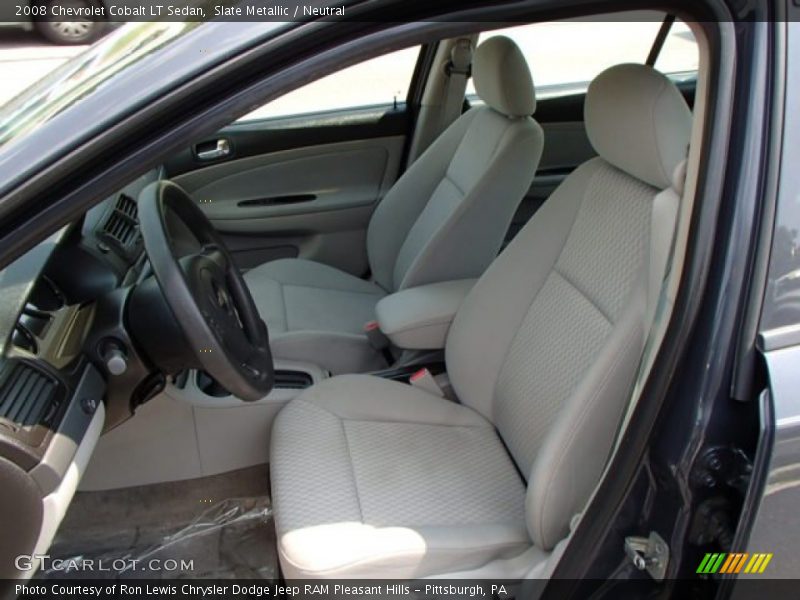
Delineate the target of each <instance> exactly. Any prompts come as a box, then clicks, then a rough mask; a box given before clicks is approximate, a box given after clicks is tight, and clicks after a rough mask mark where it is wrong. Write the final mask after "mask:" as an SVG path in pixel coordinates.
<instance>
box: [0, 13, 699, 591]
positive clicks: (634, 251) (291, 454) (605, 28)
mask: <svg viewBox="0 0 800 600" xmlns="http://www.w3.org/2000/svg"><path fill="white" fill-rule="evenodd" d="M464 29H465V31H467V33H464V34H463V35H460V36H458V37H453V38H448V39H430V40H427V41H426V42H425V43H423V44H420V45H416V46H411V47H403V48H396V49H394V50H392V51H391V52H386V53H383V54H380V55H377V56H372V57H369V58H367V59H366V60H363V57H362V60H360V61H359V62H351V63H349V64H346V65H343V66H342V65H340V66H339V67H337V68H334V69H332V70H331V72H330V73H329V74H327V75H326V76H325V77H322V78H318V79H315V80H314V81H311V82H309V83H307V84H306V85H305V86H302V87H299V88H297V89H294V90H292V91H288V93H286V94H284V95H282V96H281V97H279V98H277V99H273V100H271V101H269V102H265V103H264V104H263V105H262V106H259V107H255V108H254V110H253V111H252V112H251V113H249V114H247V115H242V116H240V117H239V118H237V119H236V120H235V121H232V122H231V123H230V124H229V125H228V126H227V127H225V128H223V129H221V130H219V131H217V132H216V133H213V134H209V135H207V136H204V137H202V138H201V139H198V140H197V141H196V143H195V144H193V145H192V147H190V148H186V149H185V150H183V151H182V152H178V153H176V154H174V155H172V156H170V157H169V158H168V159H167V160H165V161H164V162H163V164H161V165H159V166H158V167H156V168H154V169H152V170H151V171H150V172H148V173H147V174H145V175H143V176H141V177H138V178H137V179H135V180H134V181H131V182H130V183H129V184H128V185H127V186H126V187H125V188H124V189H122V190H120V191H119V193H117V194H115V195H113V196H112V197H110V198H106V199H103V200H102V201H99V202H98V204H97V205H96V206H95V207H94V208H92V209H91V210H89V211H88V212H87V213H86V214H85V215H83V216H82V217H81V218H80V219H78V220H76V221H75V222H74V223H73V224H71V225H70V226H68V227H65V228H64V229H62V230H61V231H59V232H58V233H57V234H54V235H53V236H51V238H49V239H48V240H47V242H45V243H44V244H42V245H41V246H40V250H41V252H47V253H49V257H48V259H47V260H46V263H45V264H44V266H43V267H42V269H41V273H39V275H38V277H36V279H35V281H34V282H32V283H31V284H30V285H28V286H17V288H16V289H17V293H22V294H24V295H25V299H24V308H23V309H22V311H21V313H20V314H18V315H17V314H15V315H13V316H12V317H11V318H13V319H16V321H15V326H14V328H13V335H12V336H11V338H10V339H9V340H8V341H7V342H6V344H5V348H4V359H3V364H2V371H1V372H0V434H2V435H0V457H1V458H2V459H3V462H2V463H0V482H2V485H3V486H4V489H5V490H8V492H7V493H5V494H4V496H3V500H0V504H8V507H3V510H7V511H9V512H10V513H13V514H15V515H16V516H15V518H14V519H13V525H12V532H11V534H10V535H8V536H7V538H8V539H14V540H16V541H15V543H14V544H5V546H8V547H7V548H5V549H4V550H3V555H4V556H6V555H7V556H12V555H13V556H16V555H17V554H19V553H20V552H22V551H26V550H27V551H29V552H35V553H37V554H45V553H48V554H49V555H51V556H55V557H60V558H63V559H65V560H68V561H73V563H74V564H73V567H74V568H75V571H76V572H77V573H78V574H79V573H80V567H79V566H78V563H80V562H81V561H84V560H86V559H96V558H100V557H110V558H119V559H123V558H130V557H137V558H152V557H164V558H170V559H176V558H177V559H184V558H185V559H187V560H188V559H193V560H194V563H193V571H192V573H191V576H193V577H194V576H207V577H233V576H235V577H256V578H266V579H280V578H285V579H287V580H291V579H316V578H341V579H350V578H403V579H411V578H421V577H444V576H447V577H459V578H473V579H475V578H500V579H504V580H508V581H518V580H521V579H530V578H546V577H548V576H549V575H550V574H551V573H552V572H553V569H554V568H555V566H556V565H557V563H558V560H559V558H560V557H561V555H562V553H563V552H565V551H568V550H565V549H566V548H567V544H568V542H569V539H570V535H571V533H572V532H573V531H574V530H575V527H576V525H577V523H578V522H579V521H580V518H581V515H582V513H583V512H584V511H585V508H586V506H587V505H588V503H589V502H591V501H594V499H593V495H594V492H595V490H596V488H597V486H598V484H599V483H600V481H601V480H602V479H603V477H606V476H609V474H608V473H606V468H607V465H608V464H609V461H610V458H611V456H612V455H613V454H614V452H615V451H616V447H617V443H618V440H619V437H620V435H621V431H622V430H624V427H625V424H626V421H627V418H628V416H629V415H630V413H631V411H632V410H633V409H634V407H635V405H636V400H637V398H638V395H639V393H640V391H641V387H642V385H643V382H644V381H646V379H647V376H648V372H649V369H650V367H651V365H652V360H653V357H654V354H655V352H656V351H657V349H658V347H659V344H660V342H661V336H663V333H664V330H665V327H666V323H667V321H668V319H669V314H670V310H671V308H672V305H673V303H674V300H675V295H676V292H677V289H678V281H679V279H680V276H681V268H682V264H683V258H684V251H685V248H686V243H687V239H688V237H689V235H690V230H691V215H692V207H693V205H694V202H695V186H696V183H697V179H698V171H699V168H700V156H701V153H702V148H701V143H700V140H701V132H702V128H703V108H704V105H705V102H706V98H707V97H708V88H707V86H706V85H705V77H707V69H706V66H707V64H708V57H707V55H706V52H707V47H706V45H705V40H704V37H703V30H702V28H701V27H699V26H698V25H697V24H696V23H693V22H692V21H691V20H689V19H688V18H687V19H686V20H685V21H684V20H682V19H680V18H676V17H675V16H674V15H668V14H665V13H663V12H662V13H655V12H654V13H647V14H640V13H633V14H630V15H629V14H623V15H587V16H586V17H583V18H578V19H567V20H562V21H538V22H530V23H516V24H512V25H510V26H507V25H503V26H502V27H500V26H499V25H498V24H489V23H473V24H469V25H467V24H465V27H464ZM600 48H603V52H599V49H600ZM98 200H100V199H98ZM31 260H33V259H32V258H31V257H29V256H25V257H22V258H21V259H19V260H18V261H17V262H16V263H14V264H12V265H11V266H10V267H9V268H8V269H7V270H6V271H5V272H4V275H3V281H2V284H3V286H4V287H5V286H7V285H8V284H9V282H13V281H15V279H14V278H15V277H18V278H22V275H20V274H21V273H25V272H28V273H29V272H30V261H31ZM26 270H27V271H26ZM23 288H24V289H23ZM20 290H21V291H20ZM3 318H5V317H3ZM6 463H8V465H7V464H6ZM18 471H19V472H22V471H24V472H25V473H31V474H32V478H33V481H34V482H35V485H34V484H32V483H31V480H30V479H24V478H22V477H21V476H20V475H19V473H18ZM23 479H24V481H23ZM2 564H5V561H4V562H2ZM11 564H13V561H12V563H11ZM126 568H127V567H121V568H116V567H115V569H114V570H113V572H112V573H111V574H110V575H111V576H114V577H119V576H121V575H123V576H124V573H125V570H126ZM31 575H32V573H31V572H30V571H24V570H17V571H15V572H12V573H3V577H14V578H27V577H30V576H31ZM53 575H54V570H53V569H52V568H49V567H48V565H47V564H42V565H40V568H39V571H38V573H37V574H36V577H37V578H47V577H49V576H53ZM168 575H169V576H174V575H175V573H174V572H171V573H169V574H168ZM92 576H95V577H96V573H95V574H93V575H92ZM165 576H166V575H165Z"/></svg>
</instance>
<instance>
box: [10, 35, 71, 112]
mask: <svg viewBox="0 0 800 600" xmlns="http://www.w3.org/2000/svg"><path fill="white" fill-rule="evenodd" d="M85 48H86V46H56V45H54V44H49V43H47V42H45V41H43V40H42V39H41V38H40V37H39V36H38V35H37V34H36V33H34V32H29V31H17V30H13V29H5V28H2V29H0V81H2V82H3V85H2V86H0V105H3V104H5V103H6V102H8V101H9V100H11V99H12V98H13V97H14V96H16V95H17V94H19V93H20V92H22V91H24V90H25V89H27V88H28V87H30V86H31V85H33V84H34V83H36V82H37V81H38V80H39V79H41V78H42V77H44V76H45V75H47V73H49V72H50V71H52V70H53V69H55V68H56V67H58V66H59V65H60V64H62V63H63V62H65V61H66V60H67V59H68V58H70V57H72V56H75V55H76V54H79V53H80V52H83V50H84V49H85Z"/></svg>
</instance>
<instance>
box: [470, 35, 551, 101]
mask: <svg viewBox="0 0 800 600" xmlns="http://www.w3.org/2000/svg"><path fill="white" fill-rule="evenodd" d="M472 80H473V82H474V84H475V91H476V92H477V93H478V96H480V98H481V100H483V101H484V102H485V103H486V104H487V106H490V107H492V108H493V109H494V110H496V111H497V112H500V113H503V114H504V115H507V116H509V117H523V116H530V115H532V114H533V113H534V111H535V110H536V93H535V92H534V89H533V79H532V78H531V71H530V69H529V68H528V63H527V61H526V60H525V57H524V56H523V55H522V52H521V51H520V49H519V47H518V46H517V45H516V44H515V43H514V42H512V41H511V40H510V39H508V38H507V37H505V36H502V35H498V36H495V37H491V38H489V39H488V40H486V41H485V42H483V43H481V44H480V45H479V46H478V48H477V49H476V50H475V56H474V57H473V58H472Z"/></svg>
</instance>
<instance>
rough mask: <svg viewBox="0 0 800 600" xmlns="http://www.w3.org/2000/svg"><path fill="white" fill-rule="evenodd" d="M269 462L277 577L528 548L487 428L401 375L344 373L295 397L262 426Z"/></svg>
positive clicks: (512, 473) (406, 565) (442, 566)
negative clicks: (268, 430) (397, 378)
mask: <svg viewBox="0 0 800 600" xmlns="http://www.w3.org/2000/svg"><path fill="white" fill-rule="evenodd" d="M398 457H402V460H400V459H399V458H398ZM271 470H272V489H273V502H274V509H275V524H276V528H277V534H278V549H279V554H280V558H281V564H282V566H283V571H284V575H285V576H286V577H287V578H307V577H309V578H311V577H313V578H317V577H338V578H348V577H371V578H380V577H389V578H395V577H402V578H406V577H425V576H429V575H437V574H444V573H452V572H456V571H463V570H466V569H473V568H478V567H480V566H483V565H485V564H487V563H489V562H490V561H492V560H495V559H501V558H509V557H512V556H517V555H519V554H521V553H522V552H524V551H525V550H527V549H528V548H530V546H531V542H530V539H529V537H528V534H527V529H526V526H525V515H524V502H525V487H524V484H523V481H522V479H521V477H520V475H519V474H518V472H517V470H516V468H515V467H514V465H513V463H512V461H511V459H510V457H509V455H508V453H507V452H506V450H505V448H504V446H503V444H502V442H501V441H500V438H499V437H498V436H497V434H496V432H495V429H494V427H493V426H492V425H491V424H490V423H489V422H488V421H487V420H486V419H484V418H483V417H482V416H480V415H479V414H478V413H477V412H475V411H473V410H472V409H469V408H466V407H464V406H462V405H460V404H456V403H453V402H450V401H448V400H444V399H442V398H439V397H436V396H433V395H431V394H428V393H427V392H424V391H421V390H419V389H417V388H414V387H411V386H408V385H405V384H401V383H397V382H393V381H388V380H384V379H379V378H376V377H371V376H365V375H348V376H341V377H336V378H333V379H329V380H326V381H324V382H323V383H321V384H319V385H317V386H314V387H313V388H311V389H309V390H308V391H307V392H305V393H304V394H302V395H301V396H298V397H297V398H296V399H295V400H293V401H292V402H290V403H289V405H287V406H286V407H285V408H284V409H283V410H282V411H281V413H280V415H279V416H278V418H277V420H276V423H275V426H274V428H273V437H272V451H271Z"/></svg>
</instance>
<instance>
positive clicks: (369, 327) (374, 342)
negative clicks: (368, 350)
mask: <svg viewBox="0 0 800 600" xmlns="http://www.w3.org/2000/svg"><path fill="white" fill-rule="evenodd" d="M364 333H365V334H366V336H367V340H368V341H369V345H370V346H372V347H373V348H374V349H375V350H378V351H379V352H383V351H384V350H386V349H387V348H388V347H389V338H388V337H386V334H385V333H383V332H382V331H381V328H380V325H378V322H377V321H367V323H366V324H365V325H364Z"/></svg>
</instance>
